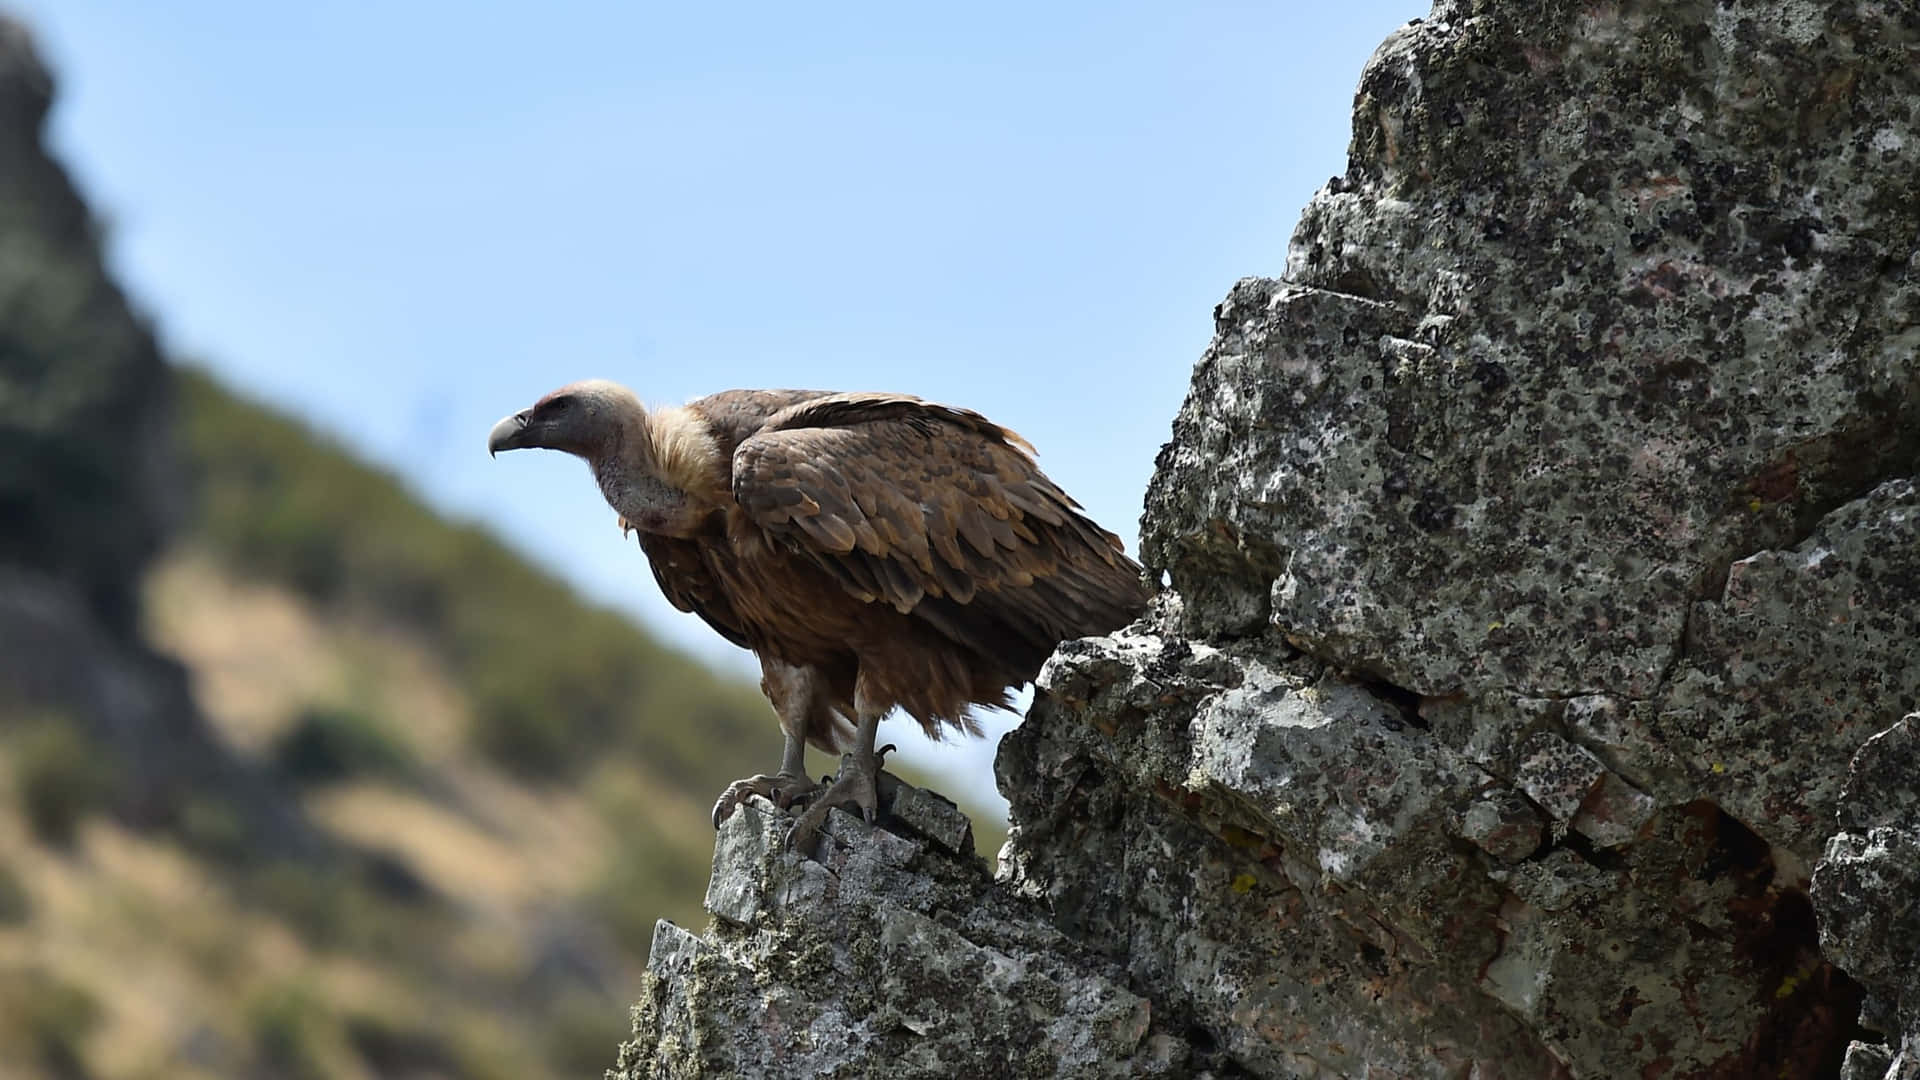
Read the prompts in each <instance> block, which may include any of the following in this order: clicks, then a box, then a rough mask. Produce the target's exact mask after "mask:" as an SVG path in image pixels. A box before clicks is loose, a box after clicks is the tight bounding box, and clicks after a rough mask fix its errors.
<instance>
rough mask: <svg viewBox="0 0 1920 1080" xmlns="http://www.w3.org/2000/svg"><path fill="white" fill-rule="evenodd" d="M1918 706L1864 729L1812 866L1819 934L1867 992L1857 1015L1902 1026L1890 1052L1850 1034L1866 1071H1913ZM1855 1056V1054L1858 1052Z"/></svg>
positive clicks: (1892, 1029)
mask: <svg viewBox="0 0 1920 1080" xmlns="http://www.w3.org/2000/svg"><path fill="white" fill-rule="evenodd" d="M1916 802H1920V713H1915V714H1912V715H1909V716H1907V717H1905V718H1903V719H1902V720H1901V721H1900V722H1899V723H1897V724H1895V725H1894V726H1892V727H1890V728H1888V729H1887V730H1885V731H1883V732H1880V733H1879V734H1877V735H1875V736H1874V737H1873V738H1871V739H1868V740H1867V743H1866V745H1865V746H1863V747H1861V749H1860V752H1859V754H1857V755H1855V757H1854V759H1853V765H1852V768H1851V770H1850V773H1849V777H1848V781H1847V788H1846V792H1845V794H1844V795H1843V797H1842V809H1841V812H1840V817H1841V820H1842V821H1843V822H1844V823H1845V824H1846V826H1847V829H1846V831H1844V832H1841V833H1839V834H1838V835H1836V836H1834V837H1833V839H1831V840H1829V841H1828V842H1827V851H1826V858H1825V860H1824V861H1822V862H1821V864H1820V867H1819V869H1818V870H1817V871H1815V873H1814V876H1813V900H1814V904H1815V908H1816V911H1817V913H1818V915H1819V918H1820V944H1821V947H1822V948H1823V949H1825V950H1826V953H1827V955H1828V956H1831V957H1833V959H1834V960H1835V961H1836V962H1837V963H1839V964H1840V966H1842V967H1844V968H1845V969H1846V970H1847V972H1848V974H1850V975H1852V976H1853V977H1854V978H1856V979H1858V980H1860V982H1861V983H1863V984H1864V985H1865V986H1866V988H1867V990H1868V992H1869V994H1870V995H1871V996H1870V997H1869V999H1868V1002H1867V1008H1866V1010H1865V1011H1864V1014H1863V1017H1862V1020H1863V1022H1864V1023H1865V1025H1866V1026H1867V1027H1869V1028H1871V1029H1873V1030H1876V1031H1879V1032H1881V1033H1883V1034H1896V1035H1902V1036H1903V1044H1902V1046H1901V1047H1900V1049H1899V1051H1898V1053H1897V1055H1896V1054H1895V1053H1894V1052H1893V1051H1890V1050H1883V1049H1881V1048H1879V1047H1876V1046H1874V1045H1873V1044H1868V1043H1862V1044H1857V1048H1856V1050H1855V1051H1853V1052H1850V1053H1849V1055H1848V1058H1847V1065H1848V1068H1849V1069H1852V1070H1853V1071H1854V1074H1855V1075H1858V1076H1860V1077H1863V1078H1871V1080H1880V1078H1881V1077H1883V1076H1884V1077H1886V1078H1887V1080H1912V1078H1913V1077H1916V1076H1920V817H1917V816H1916V815H1915V814H1914V812H1913V811H1914V809H1915V805H1916ZM1856 1059H1857V1060H1856Z"/></svg>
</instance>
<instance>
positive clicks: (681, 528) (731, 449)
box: [487, 380, 1147, 850]
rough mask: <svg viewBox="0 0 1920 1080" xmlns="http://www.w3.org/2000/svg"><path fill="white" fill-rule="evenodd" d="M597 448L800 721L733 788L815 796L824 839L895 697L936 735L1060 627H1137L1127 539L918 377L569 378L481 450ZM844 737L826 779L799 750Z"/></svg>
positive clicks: (1017, 681) (718, 618) (662, 545)
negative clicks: (743, 383)
mask: <svg viewBox="0 0 1920 1080" xmlns="http://www.w3.org/2000/svg"><path fill="white" fill-rule="evenodd" d="M532 447H539V448H545V449H550V450H561V451H565V452H566V453H569V454H573V455H574V456H576V457H579V458H582V459H584V460H585V461H586V462H587V464H588V465H589V466H590V467H591V468H592V471H593V477H594V479H595V480H596V481H597V482H598V483H599V485H600V492H601V494H602V495H604V496H605V497H606V500H607V502H608V504H609V505H611V506H612V507H613V509H614V510H615V511H616V512H617V513H618V514H619V524H620V527H621V529H622V531H623V532H635V533H638V534H639V542H640V547H641V550H643V551H644V552H645V553H646V556H647V559H648V561H649V562H650V563H652V566H653V575H654V578H655V580H656V581H658V582H659V585H660V589H661V591H662V592H664V593H665V594H666V596H667V599H668V600H670V601H671V602H672V603H673V605H674V606H675V607H677V608H679V609H680V610H681V611H686V612H691V613H693V614H694V615H697V616H699V617H700V618H701V619H702V620H704V621H705V622H706V623H707V625H708V626H710V627H712V628H713V629H714V630H715V631H716V632H717V633H719V634H720V636H722V637H724V638H726V639H727V640H728V641H731V642H733V643H734V644H735V645H739V646H741V647H743V648H746V649H749V650H751V651H752V652H753V653H754V654H755V655H756V656H757V657H758V659H759V661H760V668H761V680H760V688H761V690H762V691H763V692H764V693H765V694H766V696H767V699H768V700H769V701H770V702H771V703H772V705H773V710H774V713H775V715H776V716H777V717H778V719H779V723H780V730H781V731H782V732H783V733H784V734H785V736H786V749H785V752H784V753H783V755H782V756H781V763H780V770H779V771H778V772H777V773H773V774H771V775H768V774H761V775H758V776H752V777H748V778H747V779H744V780H739V781H736V782H734V783H733V784H731V785H729V786H728V787H727V789H726V790H725V791H724V792H722V793H721V795H720V797H719V801H718V802H716V803H715V805H714V808H713V821H714V825H715V826H716V827H718V825H719V824H720V822H721V821H722V820H724V819H725V818H726V817H727V815H729V814H731V813H732V812H733V810H734V809H735V807H737V806H738V805H739V804H740V803H741V802H742V801H743V800H744V799H746V798H747V797H748V796H749V795H753V794H758V795H761V796H764V797H765V798H767V799H769V800H771V801H772V802H773V803H774V804H775V805H777V806H778V807H780V808H781V809H782V810H788V809H791V808H793V807H795V806H796V805H799V804H805V806H804V813H802V814H801V816H800V818H799V820H798V821H796V822H795V823H794V825H793V826H792V828H791V830H790V831H789V833H788V835H787V844H788V846H789V847H801V848H802V850H804V849H805V848H804V846H803V845H806V844H809V843H810V842H811V840H812V838H813V836H814V835H815V833H816V832H817V831H818V829H819V827H820V825H821V823H822V822H823V821H824V820H825V818H826V815H827V812H828V810H829V809H830V808H831V807H835V806H841V807H857V808H858V809H859V811H860V812H861V813H862V814H863V816H864V817H865V818H866V820H867V821H868V822H869V823H872V822H873V821H874V820H875V817H876V811H877V802H878V795H877V791H876V787H877V784H878V778H879V774H880V769H881V766H882V764H883V762H884V760H885V756H886V754H887V752H888V751H890V750H892V749H893V747H892V746H886V747H882V748H880V749H879V750H875V748H874V741H875V738H876V735H877V732H878V729H879V724H880V721H881V719H882V718H883V717H885V716H886V715H887V714H888V713H889V712H891V711H892V710H893V709H894V708H896V707H897V708H900V709H902V710H904V711H905V712H906V713H907V714H908V715H910V716H912V717H913V718H914V719H915V720H917V721H919V723H920V726H921V727H922V728H923V729H924V730H925V731H926V732H927V734H928V735H929V736H931V737H933V738H936V739H937V738H939V737H940V736H941V734H942V733H943V731H944V729H945V728H947V727H953V728H957V729H959V730H961V731H964V732H966V733H968V734H972V735H978V734H980V727H979V723H978V722H977V721H976V720H975V719H974V717H973V715H972V710H973V709H974V707H976V706H978V707H985V708H1002V709H1005V708H1010V707H1011V705H1012V700H1011V697H1010V696H1009V691H1010V690H1011V689H1013V688H1015V687H1018V686H1020V685H1021V684H1023V683H1026V682H1030V681H1031V680H1032V679H1033V678H1034V676H1035V675H1037V674H1038V673H1039V671H1040V665H1041V664H1042V663H1043V662H1044V661H1045V660H1046V659H1047V657H1048V655H1049V654H1051V653H1052V652H1053V649H1054V647H1055V646H1056V645H1058V644H1059V643H1060V642H1061V641H1063V640H1066V639H1069V638H1076V637H1085V636H1090V635H1094V634H1102V633H1106V632H1109V631H1112V630H1115V629H1118V628H1119V627H1121V626H1123V625H1125V624H1126V623H1128V622H1129V621H1131V620H1132V619H1133V618H1134V617H1135V616H1136V615H1138V614H1139V613H1140V611H1141V609H1142V608H1143V607H1144V606H1145V604H1146V599H1147V594H1146V589H1145V586H1144V584H1143V582H1142V579H1141V573H1140V567H1139V566H1138V564H1136V563H1135V562H1134V561H1133V560H1132V559H1129V558H1128V557H1127V556H1126V554H1125V552H1124V551H1123V549H1122V545H1121V542H1120V539H1119V538H1118V537H1116V536H1115V535H1113V534H1112V533H1110V532H1108V531H1106V530H1105V529H1102V528H1101V527H1100V526H1099V525H1097V524H1095V523H1094V522H1093V521H1092V520H1091V519H1090V518H1088V517H1087V515H1086V514H1085V513H1084V512H1082V510H1081V507H1080V504H1079V503H1077V502H1075V501H1074V500H1073V499H1072V498H1071V497H1069V496H1068V495H1067V493H1066V492H1064V491H1062V490H1060V488H1059V487H1058V486H1057V485H1055V484H1054V483H1053V481H1051V480H1049V479H1047V477H1046V476H1045V475H1044V474H1043V473H1041V471H1040V469H1039V468H1038V466H1037V465H1036V464H1035V462H1034V451H1033V448H1032V447H1031V446H1030V445H1029V444H1028V443H1027V442H1026V440H1024V439H1022V438H1021V437H1020V436H1018V435H1016V434H1014V433H1013V432H1011V431H1009V430H1007V429H1006V428H1003V427H1001V426H999V425H998V424H995V423H993V422H992V421H990V420H988V419H987V418H986V417H984V416H982V415H980V414H979V413H977V412H973V411H971V410H968V409H961V408H955V407H953V406H950V405H941V404H937V403H935V402H932V401H926V400H922V399H921V398H917V397H911V396H908V395H905V394H887V393H831V392H825V391H813V390H728V391H724V392H721V393H717V394H712V395H710V396H707V397H704V398H700V399H699V400H696V401H693V402H690V403H688V404H686V405H680V406H673V407H667V408H656V409H648V408H646V407H645V406H643V405H642V404H641V402H640V399H639V398H638V397H636V396H635V395H634V393H633V392H632V391H631V390H628V389H627V388H626V387H623V386H620V385H618V384H616V383H612V382H606V381H603V380H589V381H586V382H579V383H574V384H571V385H568V386H563V387H561V388H560V389H558V390H555V391H553V392H552V393H550V394H548V395H546V396H545V397H543V398H541V399H540V400H539V401H537V402H535V403H534V404H533V407H531V408H529V409H525V410H523V411H521V412H517V413H515V414H513V415H512V416H509V417H507V418H506V419H504V420H501V421H500V422H499V423H498V424H496V425H495V426H494V428H493V430H492V431H491V432H490V433H489V434H488V436H487V449H488V451H489V452H490V453H495V454H497V453H498V452H500V451H502V450H517V449H522V448H532ZM808 744H812V745H813V746H815V747H818V748H820V749H821V750H825V751H827V752H829V753H840V754H842V756H841V759H840V769H839V772H838V775H837V776H836V777H834V778H833V781H832V784H831V785H830V786H828V785H826V784H823V783H816V782H815V781H813V780H811V779H810V778H809V777H808V776H807V770H806V760H805V758H806V747H807V745H808Z"/></svg>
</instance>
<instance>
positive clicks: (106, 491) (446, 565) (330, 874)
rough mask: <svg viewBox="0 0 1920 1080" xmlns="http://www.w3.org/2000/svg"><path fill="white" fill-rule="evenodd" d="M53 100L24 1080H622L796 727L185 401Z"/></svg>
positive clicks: (369, 488) (186, 374) (13, 42)
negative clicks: (642, 977)
mask: <svg viewBox="0 0 1920 1080" xmlns="http://www.w3.org/2000/svg"><path fill="white" fill-rule="evenodd" d="M51 91H52V83H51V80H50V79H49V77H48V74H47V72H46V71H45V70H44V68H43V67H42V66H41V65H40V63H39V61H38V60H37V58H36V57H35V55H34V53H33V50H32V48H31V46H30V42H29V41H28V39H27V37H26V35H25V33H24V32H23V31H21V30H20V29H19V28H18V27H17V26H15V25H13V24H12V23H9V22H7V21H6V20H5V19H4V17H0V1077H15V1076H22V1077H40V1076H45V1077H59V1078H79V1077H96V1076H97V1077H141V1078H146V1077H156V1078H157V1077H176V1076H178V1077H213V1076H235V1077H237V1076H247V1077H268V1076H272V1077H335V1076H338V1077H402V1076H419V1077H425V1076H442V1077H475V1078H480V1077H536V1078H537V1077H546V1076H555V1077H558V1076H581V1075H597V1073H598V1072H599V1071H600V1070H601V1069H602V1068H604V1067H606V1066H607V1065H609V1064H611V1061H610V1057H611V1054H612V1052H613V1048H614V1046H615V1045H616V1044H617V1043H618V1042H619V1041H620V1039H621V1038H622V1037H623V1036H624V1034H625V1032H626V1029H627V1020H626V1006H627V1003H628V1002H629V1001H631V1000H632V998H633V997H634V995H635V990H636V987H637V985H638V976H639V971H640V966H641V964H642V963H643V962H644V960H645V948H646V945H647V942H648V940H649V937H650V934H651V929H652V925H653V922H654V920H655V919H657V918H660V917H669V918H674V919H676V920H677V921H681V922H687V923H697V922H698V921H699V920H700V919H701V918H702V916H701V915H700V910H699V900H700V894H701V891H702V889H703V888H704V885H705V881H706V874H707V867H708V861H709V857H710V854H711V850H712V837H713V832H712V828H711V825H710V824H709V822H708V820H707V813H708V807H709V806H710V805H711V803H712V800H713V797H714V795H715V794H716V793H717V792H718V791H719V790H720V788H721V787H722V786H723V785H724V784H725V783H726V782H727V781H728V780H730V779H732V778H734V777H737V776H741V775H746V774H748V773H751V772H757V771H760V770H761V769H763V768H765V767H767V766H770V765H771V764H773V761H774V756H775V755H776V754H777V748H778V745H779V743H778V734H777V730H776V729H775V726H774V724H773V721H772V717H771V715H770V713H769V711H768V709H767V706H766V704H765V702H764V700H763V699H762V698H761V697H760V695H759V694H758V692H757V690H756V689H755V688H753V687H751V686H748V685H744V684H740V683H736V682H732V681H727V680H722V679H720V678H717V677H716V676H715V675H714V674H712V673H711V672H709V671H707V670H706V669H704V668H702V667H700V666H698V665H697V664H694V663H692V662H690V661H689V660H688V659H687V658H685V657H683V656H681V655H679V654H677V653H675V652H673V651H671V650H668V649H665V648H662V647H661V646H660V645H659V644H658V643H657V642H655V641H654V640H653V639H652V638H650V637H649V636H648V635H647V634H645V633H644V632H642V631H641V630H640V629H638V628H637V627H635V626H634V625H632V624H631V623H629V622H627V621H626V620H624V619H623V618H621V617H619V616H617V615H615V614H612V613H610V612H608V611H606V610H603V609H601V608H598V607H595V606H594V605H592V604H590V603H588V602H586V601H585V600H584V599H583V598H581V597H579V596H577V595H575V594H574V593H573V592H572V591H571V590H569V589H568V588H567V587H565V586H564V585H563V584H562V583H561V582H560V581H558V580H557V579H556V578H554V577H553V576H552V575H550V574H547V573H545V572H543V571H540V570H538V569H536V568H534V567H532V566H530V565H528V564H527V563H525V562H524V561H522V560H521V559H520V558H518V557H517V556H516V555H514V554H513V553H512V552H511V551H509V550H507V549H506V548H505V547H503V546H502V545H501V544H500V543H499V542H497V541H496V540H494V539H493V538H492V537H490V536H489V535H487V534H486V533H485V532H483V531H481V530H479V529H476V528H473V527H471V526H466V525H460V524H455V523H451V522H448V521H446V520H444V519H442V518H440V517H438V516H437V515H435V514H434V513H433V512H432V511H431V510H430V509H428V508H427V507H425V506H424V505H422V504H421V503H420V502H419V501H417V500H416V499H415V498H414V497H413V496H411V495H410V494H409V493H408V492H407V491H406V490H405V488H403V487H402V486H401V485H400V484H399V483H398V482H397V481H396V480H395V479H394V478H393V477H392V476H390V475H388V474H387V473H385V472H383V471H381V470H378V469H374V468H371V467H369V466H367V465H365V464H363V463H360V462H358V461H356V460H355V459H354V458H352V457H351V456H350V455H348V454H346V453H345V452H343V451H342V449H341V448H340V447H338V446H336V445H334V444H332V443H331V442H329V441H328V440H327V439H326V438H324V437H323V436H321V435H319V434H317V433H315V432H313V431H311V430H309V429H307V428H306V427H304V426H303V425H301V424H300V423H298V422H296V421H294V420H292V419H291V418H289V417H287V416H285V415H282V414H279V413H276V412H275V411H273V410H271V409H269V408H266V407H264V406H262V405H260V404H257V403H253V402H249V401H246V400H244V399H242V398H240V397H237V396H235V395H233V394H232V393H230V392H229V391H227V390H225V389H224V388H222V387H220V386H219V385H217V384H216V383H215V382H213V381H212V380H211V379H209V378H208V377H207V376H205V375H204V374H200V373H198V372H196V371H194V370H192V369H180V368H175V367H171V366H169V365H168V364H167V363H166V362H165V360H164V358H163V357H162V356H161V355H160V353H159V351H158V349H157V348H156V346H155V344H154V341H153V339H152V336H151V335H150V333H149V332H148V330H147V328H146V327H145V326H144V325H143V324H142V322H141V321H140V319H139V318H137V317H136V316H135V315H134V314H133V312H132V311H131V310H130V309H129V306H128V304H127V303H126V301H125V299H124V298H123V297H122V295H121V293H120V291H119V290H118V288H117V287H116V286H115V285H114V283H113V282H112V280H111V278H110V276H109V275H108V274H107V273H106V271H105V269H104V266H103V264H102V260H101V252H100V241H99V237H98V236H97V233H96V230H95V227H94V225H93V219H92V218H91V216H90V215H89V213H88V211H87V208H86V206H85V205H84V203H83V202H82V201H81V199H80V197H79V196H78V194H77V193H76V192H75V191H74V190H73V188H72V186H71V184H70V183H69V181H68V179H67V177H66V176H65V174H64V173H63V172H62V170H61V169H60V168H59V166H58V164H57V163H55V162H53V161H52V160H50V159H49V158H48V157H47V156H46V155H45V152H44V150H43V148H42V145H41V129H42V124H43V120H44V116H45V112H46V109H47V107H48V105H49V103H50V100H51ZM475 446H476V451H475V452H476V453H477V452H479V451H478V441H477V433H476V441H475ZM607 528H609V529H612V528H614V524H613V521H612V516H611V514H609V517H608V522H607ZM634 573H635V574H642V575H644V574H646V573H647V569H646V566H645V562H644V559H643V557H642V556H641V555H640V553H639V552H638V551H637V550H636V551H635V552H634ZM983 831H985V832H988V833H991V832H992V831H993V830H992V829H991V828H989V829H986V830H983ZM982 846H983V848H985V849H987V850H992V849H993V848H994V847H997V837H995V836H991V835H989V836H984V837H983V838H982Z"/></svg>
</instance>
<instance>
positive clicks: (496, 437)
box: [487, 409, 533, 457]
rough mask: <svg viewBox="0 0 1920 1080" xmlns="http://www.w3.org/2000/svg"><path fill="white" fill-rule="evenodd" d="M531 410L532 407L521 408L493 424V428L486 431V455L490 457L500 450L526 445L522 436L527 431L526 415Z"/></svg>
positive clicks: (514, 448)
mask: <svg viewBox="0 0 1920 1080" xmlns="http://www.w3.org/2000/svg"><path fill="white" fill-rule="evenodd" d="M532 412H533V410H532V409H522V410H520V411H519V412H517V413H514V414H513V415H512V416H509V417H507V418H506V419H505V420H502V421H500V422H499V423H497V424H495V425H493V430H492V431H489V432H487V456H488V457H492V456H493V455H495V454H498V453H499V452H500V451H502V450H518V449H520V448H521V447H524V446H526V445H527V444H526V443H525V442H523V441H522V437H523V436H524V435H525V434H526V432H527V417H528V416H529V415H531V414H532Z"/></svg>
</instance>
